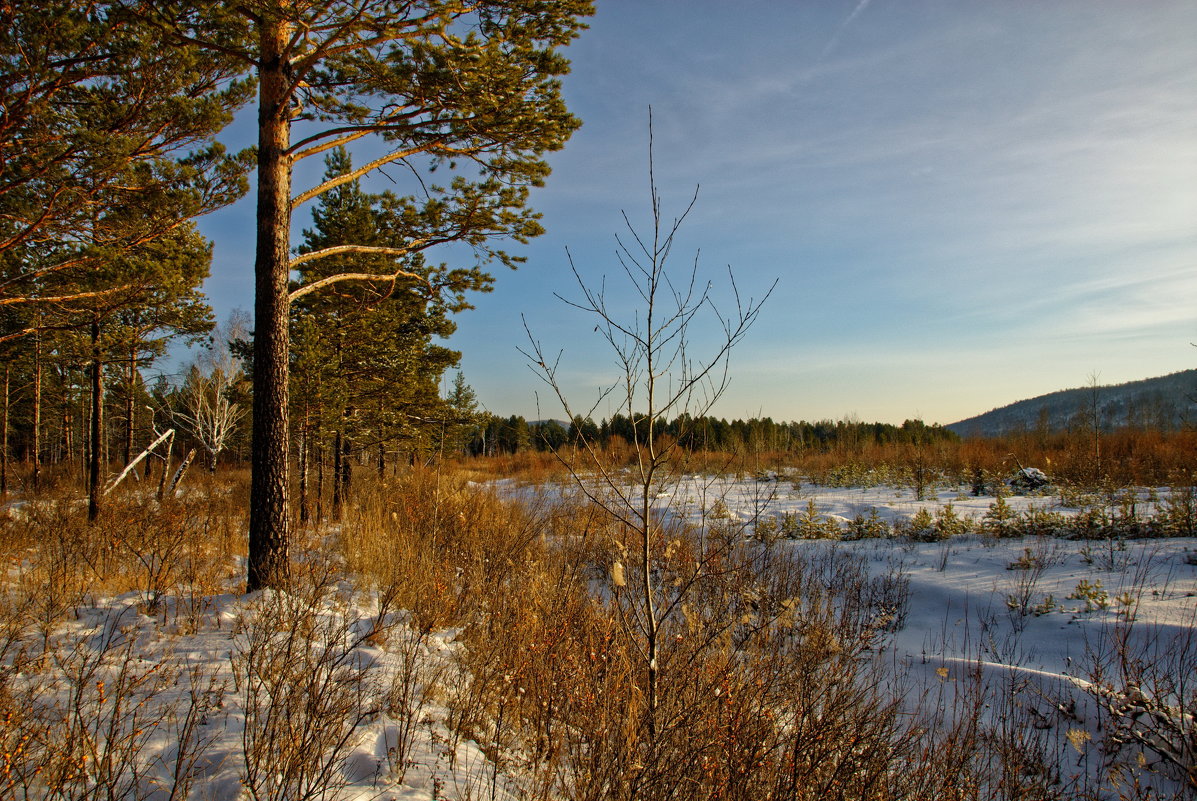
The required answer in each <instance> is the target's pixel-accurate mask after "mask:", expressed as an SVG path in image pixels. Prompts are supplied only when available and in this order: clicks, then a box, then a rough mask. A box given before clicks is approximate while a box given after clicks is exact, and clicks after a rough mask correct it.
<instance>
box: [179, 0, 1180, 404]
mask: <svg viewBox="0 0 1197 801" xmlns="http://www.w3.org/2000/svg"><path fill="white" fill-rule="evenodd" d="M597 6H598V11H597V14H596V15H595V16H594V17H593V18H591V20H590V28H589V30H587V31H585V32H583V34H582V36H581V37H580V38H579V39H578V40H577V41H576V42H575V43H574V44H573V45H571V46H570V47H569V48H568V49H567V51H566V55H567V56H568V57H569V58H570V59H571V61H572V64H573V68H572V72H571V74H570V75H569V76H567V77H566V78H565V81H564V94H565V98H566V101H567V103H568V105H569V108H570V110H571V111H572V112H573V113H575V114H576V115H577V116H579V117H580V118H581V119H582V121H583V125H582V127H581V128H580V129H579V130H578V131H577V132H576V133H575V134H574V136H573V138H572V139H571V140H570V142H569V143H568V144H567V145H566V147H565V149H564V150H562V151H560V152H558V153H554V154H551V155H550V157H549V161H550V164H551V165H552V167H553V173H552V175H551V176H550V177H549V178H548V181H547V183H546V186H545V187H543V188H540V189H536V190H534V191H533V194H532V201H531V204H532V206H533V207H534V208H536V209H537V210H538V211H540V212H541V213H543V215H544V216H543V220H542V222H543V224H544V226H545V228H546V233H545V234H544V235H543V236H541V237H538V238H537V239H535V240H533V241H532V242H531V243H530V244H529V245H528V246H519V245H515V246H513V247H512V248H511V250H512V251H513V252H515V253H517V254H518V255H521V256H525V257H526V258H527V263H526V264H524V265H523V266H521V267H520V268H519V270H518V271H516V272H510V271H508V270H507V269H506V268H503V267H499V268H497V271H496V282H495V289H494V291H493V292H491V293H488V294H480V295H476V296H474V298H473V302H474V304H475V306H476V308H475V309H473V310H470V311H466V312H464V313H462V314H460V315H458V316H457V318H456V322H457V324H458V330H457V333H456V334H455V335H454V336H453V337H452V338H451V339H450V340H449V341H448V342H447V343H446V344H447V345H448V346H449V347H452V348H455V349H457V350H460V351H461V352H462V359H461V370H462V372H463V373H464V375H465V379H466V381H467V382H468V383H469V384H470V385H471V386H472V387H473V388H474V389H475V391H476V392H477V394H478V397H479V400H480V402H481V403H482V405H483V406H484V407H485V408H486V409H488V410H489V411H491V412H494V413H496V414H502V415H510V414H522V415H524V416H526V417H528V418H529V419H541V418H549V417H562V416H563V415H562V413H561V408H560V406H559V405H558V404H557V403H556V401H555V399H553V398H552V396H551V393H548V392H546V390H547V388H546V387H545V386H544V384H543V383H541V382H539V381H538V379H537V377H536V375H535V373H534V372H533V371H532V370H531V369H530V368H529V363H528V359H527V358H526V357H525V356H524V355H523V354H522V353H521V349H523V350H527V348H528V342H529V341H528V334H527V333H526V332H525V323H526V325H527V327H528V329H529V330H531V331H532V333H533V335H534V336H535V338H536V339H537V340H539V341H540V342H541V343H542V344H543V345H544V347H545V349H546V350H547V351H549V352H551V353H553V354H556V353H557V352H558V351H560V352H561V361H560V372H559V377H560V379H561V383H562V385H563V389H564V391H565V394H566V395H567V396H568V397H569V398H570V399H571V402H572V403H573V405H574V406H575V407H576V408H583V409H586V408H590V407H591V405H592V404H594V402H595V401H596V399H598V398H599V396H600V395H601V393H602V391H603V389H604V388H606V387H608V386H610V385H611V384H612V383H614V382H616V381H618V380H619V378H620V376H621V372H620V368H619V366H618V364H617V362H616V360H615V359H614V355H613V354H612V352H611V350H610V348H609V346H607V345H606V344H605V343H604V342H603V340H602V339H601V338H600V337H599V336H598V335H597V334H596V333H595V332H594V322H595V321H594V320H593V319H591V318H588V317H587V316H586V315H585V314H583V313H582V312H580V311H578V310H577V309H575V308H573V307H571V306H570V305H569V304H567V303H564V302H563V301H562V300H560V299H559V297H558V296H561V297H565V298H567V299H571V300H573V299H577V298H578V297H579V291H578V285H577V282H576V279H575V277H574V275H573V273H572V272H571V270H570V267H569V260H568V258H567V255H566V250H567V248H568V251H569V253H570V254H571V255H572V259H573V263H574V265H575V266H576V267H577V270H578V272H579V274H580V276H581V278H582V280H583V281H584V282H586V284H587V285H589V286H592V287H595V286H599V285H602V284H603V282H604V281H605V282H606V283H605V285H606V286H607V287H608V292H609V297H610V299H611V301H612V304H611V305H612V308H613V309H614V310H615V311H616V313H617V314H619V315H626V316H625V317H624V319H632V318H633V317H634V315H635V314H636V311H637V308H636V304H635V303H633V298H632V295H631V292H630V290H629V288H628V287H626V286H625V285H624V284H626V278H625V277H624V275H623V272H622V268H621V267H620V264H619V262H618V260H617V259H616V248H617V243H616V240H615V237H616V235H617V234H621V233H623V232H626V228H625V227H624V226H625V223H624V216H623V215H625V214H626V215H627V219H628V220H630V221H631V223H632V225H633V226H634V227H636V228H637V230H639V231H641V232H644V231H645V230H647V227H646V226H647V225H648V223H649V221H650V220H649V211H650V202H649V179H648V116H649V108H650V107H651V109H652V119H653V142H654V148H653V166H654V176H655V179H656V183H657V186H658V191H659V194H660V196H661V199H662V206H663V214H664V216H665V217H666V218H667V219H672V218H673V217H675V216H676V215H678V214H680V213H681V212H682V211H683V210H684V209H685V207H686V205H687V204H688V202H689V200H690V198H691V196H692V195H693V194H694V192H695V191H696V189H697V191H698V197H697V202H696V204H695V206H694V209H693V210H692V211H691V213H690V215H689V216H688V217H687V218H686V220H685V221H684V223H683V226H682V228H681V229H680V231H679V234H678V238H677V241H676V243H675V246H674V251H673V262H672V267H671V269H672V270H673V274H674V275H676V276H686V275H688V274H689V271H690V269H691V267H692V266H693V265H694V264H695V263H697V269H698V273H699V276H700V278H701V279H702V280H704V281H705V280H710V281H711V282H712V287H713V295H712V297H713V300H714V301H715V304H716V305H717V306H719V307H720V308H722V309H724V310H725V311H726V310H728V309H731V308H732V307H733V305H734V297H733V296H732V294H731V290H730V284H729V282H728V276H729V271H730V274H731V275H734V278H735V283H736V286H737V288H738V290H739V292H740V294H741V296H742V298H744V299H747V298H749V297H752V298H759V297H761V296H762V294H764V293H765V292H767V291H768V289H769V287H770V286H771V285H772V284H773V283H774V282H775V281H776V288H775V289H774V290H773V292H772V294H771V295H770V296H769V298H768V300H767V301H766V303H765V305H764V306H763V308H762V310H761V313H760V316H759V318H758V320H757V322H756V324H755V325H754V326H753V328H752V329H751V331H750V332H749V333H748V335H747V336H746V337H745V338H744V339H743V340H742V342H741V343H740V344H739V345H738V346H737V348H736V350H735V351H734V352H733V354H732V358H731V372H730V383H729V386H728V388H727V390H726V391H725V393H724V395H723V396H722V398H721V399H720V400H719V402H718V404H717V405H716V407H715V408H714V410H713V411H714V413H715V414H718V415H720V416H724V417H728V418H733V417H756V416H770V417H773V418H774V419H784V420H799V419H805V420H820V419H841V418H844V417H853V418H856V419H860V420H866V421H874V420H878V421H883V422H892V423H901V422H902V421H903V420H905V419H908V418H916V417H917V418H920V419H923V420H925V421H927V422H938V423H942V424H947V423H952V422H955V421H957V420H961V419H964V418H967V417H970V416H972V415H975V414H980V413H982V412H985V411H988V410H989V409H992V408H995V407H999V406H1003V405H1005V404H1007V403H1011V402H1014V401H1017V400H1021V399H1024V398H1028V397H1034V396H1036V395H1040V394H1043V393H1047V392H1052V391H1055V390H1058V389H1065V388H1071V387H1077V386H1083V385H1086V384H1088V383H1089V381H1090V378H1091V377H1092V376H1096V377H1097V378H1098V380H1099V381H1100V383H1103V384H1113V383H1121V382H1124V381H1131V380H1137V379H1141V378H1147V377H1152V376H1157V375H1164V374H1167V373H1171V372H1176V371H1178V370H1184V369H1189V368H1190V367H1193V366H1194V365H1195V364H1197V350H1195V349H1194V347H1193V345H1192V344H1191V343H1194V342H1197V3H1193V2H1190V1H1189V0H1177V1H1176V2H1163V1H1162V0H1161V1H1159V2H1157V1H1156V0H1145V1H1144V2H1129V0H1053V1H1052V2H1046V3H1030V2H1004V1H1003V2H999V1H998V0H975V1H972V2H966V1H965V0H954V1H953V0H844V1H843V2H830V1H827V2H825V1H823V0H803V2H798V0H768V1H766V0H737V2H736V3H727V2H717V1H716V0H598V3H597ZM249 128H250V126H249V125H248V124H247V123H246V120H244V119H243V120H239V121H238V123H237V124H235V126H234V127H233V129H232V131H231V132H230V137H231V138H230V140H229V141H230V143H232V144H235V143H236V136H237V135H238V133H240V134H242V135H243V134H244V132H245V131H247V130H249ZM317 169H318V165H317ZM301 181H302V179H301V178H298V177H297V186H299V185H301ZM368 188H369V187H368ZM308 224H310V209H308V208H306V207H305V208H301V209H300V210H299V212H298V213H297V217H296V228H297V229H299V228H301V227H303V226H304V225H308ZM200 227H201V230H203V231H204V233H205V234H207V235H208V236H209V237H211V238H212V239H213V240H214V242H215V249H214V261H213V268H212V276H211V278H209V279H208V282H207V283H206V284H205V291H206V292H207V293H208V295H209V298H210V300H211V302H212V304H213V306H214V308H215V309H216V312H217V315H218V317H224V316H225V315H226V314H227V313H228V311H229V310H230V309H232V308H237V307H239V308H243V309H252V306H253V277H252V273H253V200H252V195H251V196H250V197H249V198H247V199H245V200H242V201H241V202H239V203H238V204H236V205H235V206H233V207H231V208H228V209H225V210H223V211H221V212H219V213H217V214H214V215H211V216H209V217H206V218H204V219H203V220H201V223H200ZM433 258H435V257H434V256H433V255H432V254H430V260H432V259H433ZM439 258H440V259H444V260H452V259H459V258H461V254H460V253H459V252H454V251H446V253H445V254H443V255H441V256H440V257H439ZM621 281H622V282H623V284H621ZM715 339H716V338H715V337H713V336H711V335H710V325H709V322H703V321H701V320H700V321H699V322H698V323H697V324H696V327H695V329H694V331H693V340H694V341H693V346H692V349H691V351H692V355H694V356H696V357H699V358H701V357H702V355H703V352H704V351H703V349H704V348H709V347H711V346H712V344H713V342H714V341H715ZM451 375H452V374H451V373H450V377H451ZM613 411H618V404H614V403H608V402H606V401H604V402H600V403H599V405H598V406H597V408H596V409H595V417H596V419H597V418H599V417H606V416H608V415H609V414H610V413H611V412H613Z"/></svg>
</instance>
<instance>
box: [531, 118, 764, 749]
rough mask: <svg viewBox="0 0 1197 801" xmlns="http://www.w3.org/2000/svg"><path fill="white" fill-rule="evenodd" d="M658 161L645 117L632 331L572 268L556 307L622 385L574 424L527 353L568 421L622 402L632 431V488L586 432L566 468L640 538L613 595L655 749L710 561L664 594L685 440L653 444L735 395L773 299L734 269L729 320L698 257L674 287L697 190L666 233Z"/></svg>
mask: <svg viewBox="0 0 1197 801" xmlns="http://www.w3.org/2000/svg"><path fill="white" fill-rule="evenodd" d="M652 151H653V142H652V116H651V112H650V115H649V165H648V172H649V191H650V200H651V224H650V227H649V230H648V231H646V232H644V233H642V232H640V231H638V230H637V229H636V228H635V227H634V226H633V225H632V223H631V221H630V220H629V219H628V217H627V214H626V213H625V214H624V223H625V226H626V228H627V235H626V238H625V237H621V236H619V235H616V242H617V257H618V260H619V265H620V267H621V269H622V270H623V273H624V275H625V276H626V278H627V279H628V281H629V282H630V284H631V286H632V289H633V290H634V292H635V294H636V295H637V296H638V297H639V300H640V303H639V310H638V312H637V313H636V314H635V316H634V317H633V318H632V319H631V320H630V321H628V320H622V319H620V318H619V317H618V316H617V314H616V312H615V311H614V310H613V309H612V307H611V306H610V305H608V301H607V295H606V286H605V283H604V284H601V285H600V286H599V288H598V289H595V288H594V287H593V286H591V285H588V284H587V283H586V281H585V280H584V279H583V278H582V276H581V274H580V273H579V272H578V269H577V267H576V265H574V263H573V258H572V256H570V267H571V269H572V270H573V273H574V276H575V278H576V279H577V282H578V287H579V290H580V292H581V297H580V299H578V300H576V301H575V300H568V299H566V298H561V300H563V301H564V302H565V303H567V304H569V305H571V306H573V307H575V308H577V309H580V310H581V311H583V312H586V313H587V314H590V315H593V316H594V318H595V320H596V323H597V324H596V326H595V330H596V331H597V332H598V333H599V334H600V335H601V336H602V338H603V339H604V340H605V341H606V342H607V344H608V345H609V346H610V347H611V349H612V351H613V352H614V354H615V361H616V363H617V364H618V366H619V372H620V377H619V379H618V380H617V381H616V382H615V383H614V384H613V385H612V386H610V387H609V388H607V389H606V390H605V391H603V392H601V393H600V395H599V397H598V399H597V400H595V402H594V405H593V406H591V407H590V409H589V410H588V411H587V412H586V413H584V414H582V415H580V416H579V415H578V413H577V411H578V410H576V409H575V408H574V406H573V404H572V403H571V401H570V400H569V398H568V397H567V396H566V394H565V391H564V389H563V386H562V381H561V378H560V375H561V373H560V365H561V359H562V353H561V352H558V353H557V354H556V355H555V356H553V355H551V354H546V351H545V350H544V348H543V346H542V344H541V343H540V342H539V341H537V340H536V339H535V338H534V337H533V335H532V333H531V332H530V331H529V341H530V346H529V350H527V351H524V355H525V356H527V357H528V358H529V359H530V360H531V362H532V368H533V370H534V371H535V372H537V373H538V374H539V375H540V377H541V378H542V379H543V380H544V381H545V382H546V383H547V384H548V385H549V386H550V387H551V388H552V390H553V393H554V394H555V396H556V397H557V399H558V401H559V402H560V404H561V406H562V408H563V409H564V411H565V413H566V414H567V416H568V417H569V419H571V420H573V419H582V418H586V417H590V416H592V415H593V413H594V412H595V410H596V409H597V408H598V406H599V404H600V403H602V402H603V401H604V400H606V399H607V398H618V400H619V403H620V405H621V406H622V407H623V408H624V410H625V411H626V414H627V415H628V417H629V418H630V419H631V421H632V428H633V432H634V440H633V446H634V448H635V460H636V461H635V465H634V467H633V468H632V480H631V482H630V483H629V481H628V479H627V478H626V475H625V474H624V473H623V472H622V471H620V470H618V469H617V468H615V467H614V466H613V465H611V464H610V463H609V462H608V461H607V460H606V459H605V458H603V457H602V454H601V448H600V446H599V444H598V442H597V441H596V440H595V439H594V438H593V436H591V435H588V434H587V433H586V432H585V431H583V430H579V432H578V436H577V442H576V444H577V445H578V446H579V450H580V452H581V454H582V458H583V460H584V462H585V464H578V463H577V462H570V463H568V466H569V467H570V470H571V473H572V475H573V477H574V479H575V480H576V482H577V484H578V486H579V488H580V489H581V491H582V492H583V493H585V495H586V496H587V497H588V498H589V499H590V500H591V501H592V502H594V503H596V504H597V505H599V506H600V507H602V508H603V509H604V510H605V511H606V512H607V513H609V514H610V515H611V516H612V517H613V518H615V519H616V520H617V521H618V522H619V523H620V524H621V525H623V526H625V527H626V528H627V529H628V530H629V531H631V532H633V538H634V539H635V540H636V553H635V554H634V555H633V554H629V556H630V557H631V559H632V560H633V562H632V564H631V565H630V569H629V570H627V571H626V572H625V570H624V566H623V565H622V563H619V564H618V565H617V567H618V573H620V574H621V575H620V577H619V579H617V580H615V581H614V582H613V583H614V585H615V588H614V589H615V592H616V594H617V595H622V596H624V597H627V598H628V600H629V603H627V605H626V615H627V616H626V618H625V620H626V627H627V629H628V631H629V632H632V633H633V634H634V636H633V638H634V639H635V640H637V641H638V645H637V648H638V651H639V654H640V657H641V658H642V660H643V666H644V669H645V676H646V686H645V695H646V704H647V721H646V726H647V731H648V733H649V736H650V737H653V736H655V734H656V731H657V726H658V723H657V707H658V703H659V683H660V671H661V670H662V665H661V663H660V655H661V645H662V636H661V630H662V626H663V625H664V624H665V623H666V622H667V621H668V620H669V619H670V618H673V617H676V616H677V615H679V614H681V606H682V603H683V599H684V597H685V595H686V591H687V590H688V589H689V588H690V587H692V586H693V585H694V584H695V583H696V582H698V581H699V580H700V577H701V572H702V562H703V561H705V554H700V562H699V564H698V565H697V566H696V567H695V568H694V571H693V573H692V574H691V575H688V576H677V577H674V579H673V581H674V582H676V583H672V586H669V587H664V586H662V582H661V581H660V580H659V575H658V574H659V573H660V572H661V571H659V570H658V567H659V565H658V564H657V563H658V562H660V560H661V556H662V554H663V553H664V552H666V551H667V550H668V547H667V545H666V543H665V540H666V532H665V527H664V526H663V524H662V522H661V520H660V515H659V512H658V510H656V509H654V504H655V502H656V499H657V496H658V495H659V494H661V495H665V494H666V493H665V492H664V490H663V487H665V486H666V485H668V484H670V482H671V480H675V479H677V478H679V477H680V472H679V470H678V469H677V468H678V464H677V462H678V460H677V458H676V456H677V454H678V449H679V443H681V442H683V441H685V440H686V439H687V438H688V437H687V435H688V434H689V432H688V431H682V432H680V434H679V436H677V437H674V438H672V439H662V438H661V437H659V435H658V433H657V431H658V427H659V426H658V424H659V423H662V422H664V421H666V420H668V419H670V418H677V419H680V420H682V421H683V423H682V425H683V426H685V425H686V423H685V421H687V420H692V419H694V418H701V417H704V416H705V415H706V414H707V413H708V412H709V411H710V410H711V409H712V407H713V406H714V404H715V402H716V401H717V400H718V399H719V398H720V396H721V395H722V394H723V393H724V391H725V390H726V389H727V387H728V384H729V380H730V377H729V364H730V356H731V351H732V348H734V347H735V346H736V345H737V344H738V343H739V342H740V341H741V340H743V338H744V337H745V335H746V334H747V333H748V330H749V328H750V327H751V326H752V324H753V323H754V322H755V320H756V318H757V316H758V315H759V313H760V310H761V307H762V304H763V303H764V301H765V300H766V299H767V298H768V296H769V294H770V293H771V292H772V286H771V287H770V288H769V290H768V291H767V292H766V293H765V295H764V297H762V298H761V299H760V300H753V299H751V298H749V299H747V300H744V299H742V298H741V296H740V294H739V290H738V289H737V287H736V283H735V279H734V276H733V275H732V274H731V271H730V269H729V271H728V272H729V284H730V295H729V296H730V299H731V304H732V306H733V308H732V310H731V311H730V312H727V311H724V310H721V309H720V307H719V305H718V304H717V303H716V302H715V297H714V294H715V288H714V285H713V284H712V283H711V282H709V281H707V282H702V281H700V280H699V277H698V258H697V256H695V259H694V261H693V262H692V264H691V265H690V267H689V269H688V271H687V273H686V274H684V275H683V280H682V281H680V282H679V281H675V280H674V279H673V278H672V277H671V276H670V273H669V270H668V266H669V265H670V256H671V252H672V249H673V244H674V240H675V238H676V236H677V233H678V230H679V229H680V227H681V225H682V223H683V222H684V221H685V219H686V217H687V216H688V215H689V213H690V211H691V210H692V209H693V208H694V204H695V201H696V200H697V197H698V190H697V189H695V192H694V195H693V196H692V197H691V198H690V201H689V203H688V204H687V205H686V207H685V209H684V210H683V212H682V213H681V215H679V216H678V217H677V218H676V219H674V220H673V221H672V222H668V221H667V220H666V219H665V218H664V217H663V214H662V209H661V197H660V194H659V193H658V189H657V184H656V180H655V177H654V174H653V156H652ZM774 285H775V284H774ZM559 297H560V296H559ZM696 325H702V326H704V332H709V331H711V330H715V331H718V333H719V336H718V338H717V339H716V341H715V342H714V344H713V345H712V349H711V351H710V352H709V353H707V354H705V355H703V356H695V355H694V354H693V353H692V352H691V350H690V344H691V339H690V332H691V330H692V328H693V327H694V326H696ZM566 458H568V457H566ZM583 469H586V470H587V473H590V472H593V477H590V476H589V475H587V476H584V475H583V473H582V472H581V471H582V470H583ZM613 572H615V571H613ZM625 588H626V589H625Z"/></svg>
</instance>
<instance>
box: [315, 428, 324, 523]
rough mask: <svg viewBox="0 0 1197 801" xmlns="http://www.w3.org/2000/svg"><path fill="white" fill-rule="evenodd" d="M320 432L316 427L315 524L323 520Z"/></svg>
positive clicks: (322, 460) (322, 468) (322, 465)
mask: <svg viewBox="0 0 1197 801" xmlns="http://www.w3.org/2000/svg"><path fill="white" fill-rule="evenodd" d="M321 436H322V433H321V431H320V428H319V427H317V428H316V437H315V439H316V524H317V525H319V524H321V523H323V522H324V447H323V446H322V445H321V444H320V443H321Z"/></svg>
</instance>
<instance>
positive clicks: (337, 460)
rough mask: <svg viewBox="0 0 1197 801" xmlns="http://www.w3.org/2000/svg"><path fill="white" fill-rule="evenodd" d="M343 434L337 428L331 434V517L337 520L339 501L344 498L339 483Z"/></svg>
mask: <svg viewBox="0 0 1197 801" xmlns="http://www.w3.org/2000/svg"><path fill="white" fill-rule="evenodd" d="M343 436H344V435H343V434H342V433H341V432H340V431H339V430H338V431H337V433H336V434H335V435H334V436H333V465H332V474H333V492H332V519H333V520H334V521H339V520H340V519H341V501H343V500H344V492H345V488H344V487H343V486H342V485H341V458H342V453H343V452H342V450H341V439H342V437H343Z"/></svg>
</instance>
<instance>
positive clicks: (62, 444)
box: [58, 370, 75, 462]
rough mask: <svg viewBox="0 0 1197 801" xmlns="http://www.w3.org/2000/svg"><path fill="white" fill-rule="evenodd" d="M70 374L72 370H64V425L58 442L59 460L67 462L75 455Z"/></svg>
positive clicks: (62, 421) (62, 422)
mask: <svg viewBox="0 0 1197 801" xmlns="http://www.w3.org/2000/svg"><path fill="white" fill-rule="evenodd" d="M69 375H70V371H68V370H63V371H62V420H61V421H60V423H61V426H62V432H61V433H62V436H61V437H60V441H59V444H58V446H59V449H60V451H61V452H60V453H59V461H62V460H66V461H67V462H69V461H70V460H71V459H72V458H74V456H75V454H74V453H72V442H71V427H72V426H73V425H74V421H73V420H72V419H71V389H70V385H69V384H68V383H67V379H68V377H69Z"/></svg>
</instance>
